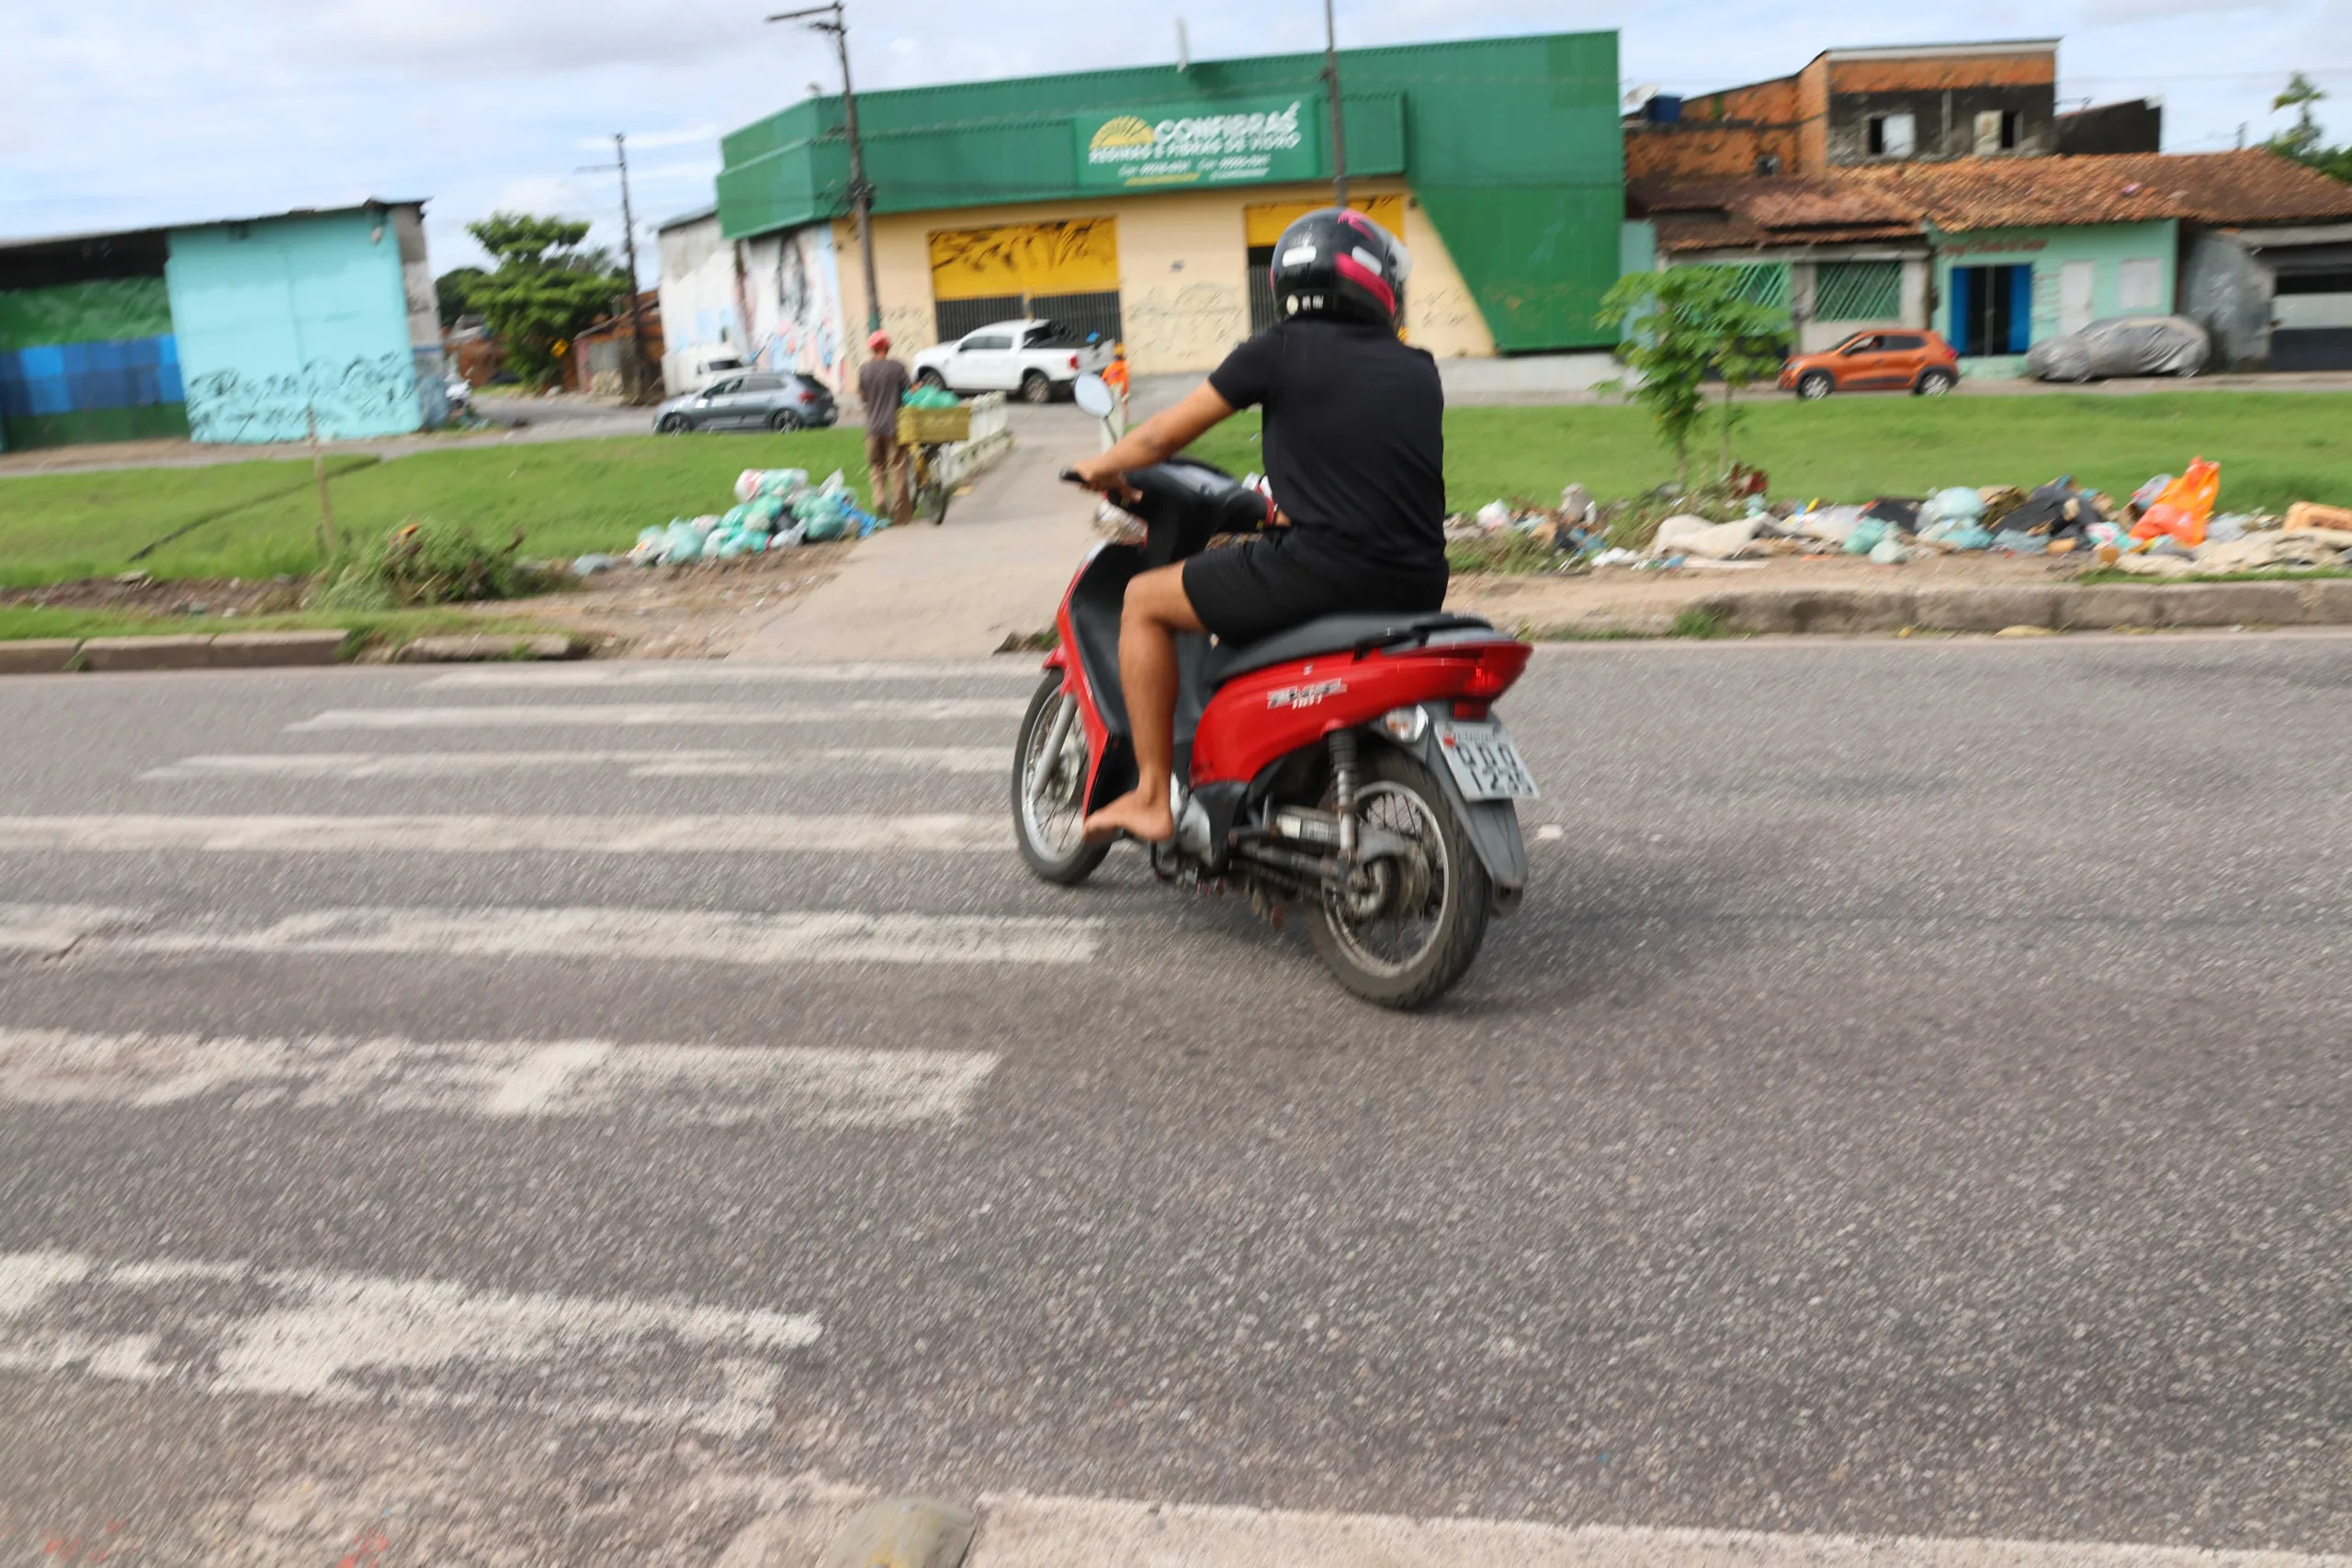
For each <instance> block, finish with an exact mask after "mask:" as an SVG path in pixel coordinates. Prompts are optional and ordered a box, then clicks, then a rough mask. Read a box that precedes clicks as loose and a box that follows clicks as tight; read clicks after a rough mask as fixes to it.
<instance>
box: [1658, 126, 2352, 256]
mask: <svg viewBox="0 0 2352 1568" xmlns="http://www.w3.org/2000/svg"><path fill="white" fill-rule="evenodd" d="M1626 194H1627V197H1628V204H1629V206H1630V208H1631V209H1632V210H1633V211H1634V213H1636V214H1637V215H1643V216H1650V217H1653V218H1656V219H1657V220H1658V241H1659V243H1660V244H1662V245H1664V246H1665V247H1666V248H1667V249H1668V250H1670V251H1689V250H1699V249H1709V248H1714V247H1719V246H1724V245H1737V244H1773V243H1779V244H1804V243H1831V242H1833V241H1840V242H1842V241H1852V240H1865V239H1886V238H1894V237H1900V236H1902V235H1905V234H1918V233H1920V232H1922V231H1923V230H1924V229H1925V227H1926V226H1928V225H1933V226H1934V227H1935V228H1937V229H1940V230H1946V231H1954V232H1965V231H1970V230H1976V229H2014V228H2025V227H2033V226H2040V225H2045V224H2065V223H2129V222H2135V221H2143V220H2154V219H2165V218H2173V219H2193V220H2198V221H2199V222H2204V223H2214V224H2246V223H2298V222H2312V221H2318V220H2343V219H2352V186H2347V185H2346V184H2344V183H2343V182H2342V181H2339V180H2332V179H2330V178H2328V177H2327V176H2326V175H2323V174H2320V173H2319V172H2318V171H2316V170H2313V169H2307V168H2304V167H2303V166H2302V165H2301V164H2295V163H2291V162H2290V161H2289V160H2287V159H2285V158H2281V157H2279V156H2278V154H2277V153H2275V152H2268V151H2267V150H2266V149H2263V148H2258V147H2256V148H2248V149H2246V150H2245V151H2243V152H2199V153H2163V152H2121V153H2107V154H2100V155H2096V156H2083V157H2072V158H1962V159H1958V160H1955V161H1953V162H1951V163H1940V164H1886V165H1882V166H1878V167H1872V168H1863V169H1841V170H1838V171H1837V172H1836V173H1834V174H1832V175H1827V176H1826V177H1824V178H1820V179H1779V178H1756V179H1716V180H1685V181H1676V182H1658V181H1637V182H1635V183H1634V184H1633V185H1632V186H1628V187H1627V193H1626ZM1675 214H1681V215H1683V216H1682V217H1680V218H1679V219H1672V215H1675ZM1669 219H1671V221H1669Z"/></svg>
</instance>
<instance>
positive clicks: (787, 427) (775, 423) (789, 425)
mask: <svg viewBox="0 0 2352 1568" xmlns="http://www.w3.org/2000/svg"><path fill="white" fill-rule="evenodd" d="M801 423H802V421H801V418H800V416H799V415H798V414H797V413H795V412H792V411H791V410H790V409H778V410H776V411H775V412H774V413H772V414H770V415H768V428H769V429H770V430H773V431H775V433H776V434H779V435H782V434H785V433H786V432H787V431H793V430H798V429H799V428H800V427H801Z"/></svg>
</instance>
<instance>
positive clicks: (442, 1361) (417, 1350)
mask: <svg viewBox="0 0 2352 1568" xmlns="http://www.w3.org/2000/svg"><path fill="white" fill-rule="evenodd" d="M820 1333H821V1329H820V1325H819V1324H818V1322H817V1320H816V1319H815V1318H813V1317H808V1316H804V1315H800V1314H788V1313H778V1312H760V1311H750V1312H746V1311H737V1310H732V1309H729V1308H723V1307H712V1306H702V1305H697V1304H695V1303H690V1302H681V1301H634V1302H633V1301H600V1300H596V1299H594V1298H590V1297H585V1296H559V1295H512V1294H506V1293H503V1292H494V1291H476V1290H472V1289H469V1287H467V1286H464V1285H460V1284H455V1283H451V1282H447V1281H443V1280H390V1279H377V1278H372V1277H370V1276H368V1275H363V1274H337V1273H327V1272H323V1271H315V1270H311V1269H263V1268H261V1267H259V1266H257V1265H252V1264H218V1263H209V1262H197V1263H189V1264H183V1263H181V1262H179V1261H177V1260H174V1259H164V1260H163V1261H162V1262H161V1264H160V1265H158V1264H152V1263H151V1264H133V1265H130V1266H129V1267H125V1268H113V1267H109V1266H108V1265H107V1264H106V1263H104V1262H102V1261H100V1260H98V1259H96V1258H85V1257H78V1256H75V1255H73V1254H70V1253H53V1252H52V1253H29V1254H28V1253H17V1254H12V1255H7V1256H0V1369H6V1370H9V1371H19V1372H36V1373H51V1374H55V1373H65V1372H78V1373H80V1374H81V1375H83V1376H85V1377H91V1378H100V1379H106V1380H109V1381H119V1382H141V1383H150V1384H172V1385H179V1386H193V1387H196V1388H199V1389H202V1390H203V1391H205V1392H207V1393H216V1394H272V1395H277V1396H279V1397H282V1398H294V1399H303V1400H311V1401H316V1402H319V1403H322V1404H393V1405H424V1406H441V1407H449V1406H455V1407H459V1408H475V1407H481V1406H498V1407H505V1408H516V1409H524V1410H532V1411H537V1412H539V1413H542V1414H545V1415H548V1416H554V1417H556V1418H558V1419H569V1420H581V1419H585V1420H599V1421H619V1422H631V1423H649V1424H658V1425H662V1426H670V1427H691V1428H695V1429H697V1430H701V1431H706V1432H709V1433H712V1434H714V1435H717V1436H720V1437H728V1438H741V1437H746V1436H749V1435H751V1434H752V1433H754V1432H758V1431H760V1430H762V1429H763V1428H764V1427H767V1425H768V1424H769V1422H770V1421H771V1420H772V1419H773V1401H774V1398H775V1389H776V1387H777V1385H778V1383H779V1382H780V1381H781V1378H782V1376H783V1371H784V1359H785V1358H786V1356H788V1355H789V1354H790V1352H792V1351H794V1350H797V1349H799V1348H803V1347H805V1346H807V1345H809V1344H811V1343H813V1342H814V1341H815V1340H816V1339H817V1338H818V1337H819V1335H820Z"/></svg>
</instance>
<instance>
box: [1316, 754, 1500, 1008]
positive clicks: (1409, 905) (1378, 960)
mask: <svg viewBox="0 0 2352 1568" xmlns="http://www.w3.org/2000/svg"><path fill="white" fill-rule="evenodd" d="M1365 751H1366V754H1365V756H1364V759H1363V782H1362V783H1361V784H1359V785H1358V786H1357V789H1356V807H1357V813H1358V816H1359V817H1360V818H1361V819H1362V821H1363V826H1364V827H1365V828H1366V829H1376V830H1378V831H1380V832H1383V833H1389V834H1394V835H1395V836H1396V837H1397V838H1399V839H1402V840H1405V841H1406V843H1407V844H1408V845H1409V846H1410V847H1411V848H1410V852H1409V853H1408V855H1406V856H1401V857H1384V858H1383V859H1381V860H1378V861H1374V862H1373V863H1371V864H1370V866H1368V867H1367V868H1366V869H1365V870H1364V871H1363V873H1361V874H1359V877H1358V880H1357V881H1356V883H1354V884H1353V885H1352V886H1348V887H1345V888H1341V887H1338V886H1325V887H1324V889H1323V891H1322V894H1321V897H1319V898H1318V899H1317V905H1316V910H1315V916H1316V918H1315V919H1312V920H1309V921H1308V922H1307V927H1306V934H1307V940H1308V941H1309V942H1313V943H1314V944H1315V952H1316V954H1317V956H1318V957H1319V958H1321V959H1322V960H1323V963H1324V964H1325V966H1326V967H1327V968H1329V970H1330V971H1331V973H1332V975H1333V976H1336V977H1337V978H1338V979H1339V982H1340V985H1342V986H1344V987H1347V989H1349V990H1350V991H1351V992H1353V993H1354V994H1355V995H1357V996H1359V997H1362V998H1363V999H1364V1000H1366V1001H1368V1002H1377V1003H1378V1004H1379V1005H1381V1006H1382V1007H1387V1008H1397V1009H1404V1010H1409V1009H1412V1008H1418V1007H1422V1006H1425V1005H1427V1004H1428V1003H1430V1002H1432V1001H1435V1000H1436V999H1437V998H1440V997H1442V996H1443V995H1444V994H1445V993H1446V992H1447V991H1449V990H1451V989H1453V986H1454V983H1455V982H1456V981H1458V980H1460V979H1461V978H1462V976H1464V975H1465V974H1467V973H1468V972H1469V969H1470V965H1471V964H1472V963H1473V962H1474V961H1475V960H1476V958H1477V956H1478V944H1479V943H1480V942H1484V941H1485V940H1486V935H1487V912H1488V911H1489V910H1490V909H1491V908H1493V906H1494V885H1493V883H1492V882H1491V881H1490V880H1489V879H1488V878H1487V868H1486V866H1485V865H1484V863H1481V862H1480V861H1479V859H1478V852H1477V850H1476V848H1475V847H1474V846H1473V845H1472V844H1471V842H1470V835H1469V832H1468V830H1467V829H1464V826H1463V824H1462V821H1461V819H1460V818H1457V817H1456V816H1455V815H1454V813H1453V805H1452V804H1451V802H1450V800H1449V799H1448V797H1447V795H1446V794H1445V792H1444V791H1443V790H1442V789H1441V788H1440V787H1439V786H1438V782H1437V780H1436V779H1434V778H1432V777H1431V776H1430V771H1429V770H1428V769H1427V768H1425V767H1423V766H1422V765H1421V764H1420V763H1419V761H1415V760H1414V759H1413V758H1411V757H1408V756H1407V755H1405V754H1404V753H1403V752H1401V751H1397V750H1390V749H1389V748H1388V747H1386V746H1373V747H1367V748H1366V749H1365ZM1323 804H1324V807H1325V808H1326V809H1329V808H1331V807H1334V806H1335V805H1336V804H1337V803H1336V801H1335V799H1334V798H1333V797H1332V795H1329V793H1327V794H1326V795H1325V796H1324V800H1323Z"/></svg>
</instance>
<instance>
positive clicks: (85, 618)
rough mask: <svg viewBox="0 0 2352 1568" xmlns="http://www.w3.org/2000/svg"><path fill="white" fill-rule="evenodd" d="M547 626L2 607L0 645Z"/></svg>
mask: <svg viewBox="0 0 2352 1568" xmlns="http://www.w3.org/2000/svg"><path fill="white" fill-rule="evenodd" d="M547 629H548V627H546V626H541V625H538V624H537V623H535V622H533V621H531V620H530V619H528V618H527V617H525V616H519V615H497V616H492V615H474V614H472V613H470V612H469V611H465V610H457V609H421V610H361V611H342V610H302V611H295V612H292V613H289V614H286V615H123V614H121V613H119V612H118V611H107V610H69V609H51V608H49V607H46V606H42V605H38V604H25V605H0V642H17V641H22V640H25V639H28V638H32V637H74V638H77V639H78V638H82V637H165V636H173V635H184V636H195V637H204V636H209V635H210V634H212V633H215V632H278V631H347V632H350V633H352V634H353V641H352V642H351V643H347V644H346V645H345V649H346V651H347V652H348V651H356V648H358V647H361V646H368V645H375V646H380V647H386V648H398V647H399V646H401V644H402V643H405V642H408V641H410V640H411V639H412V638H415V637H430V636H433V635H435V634H437V633H441V632H485V633H494V632H512V633H515V634H516V635H525V634H528V633H531V632H537V631H545V630H547Z"/></svg>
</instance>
